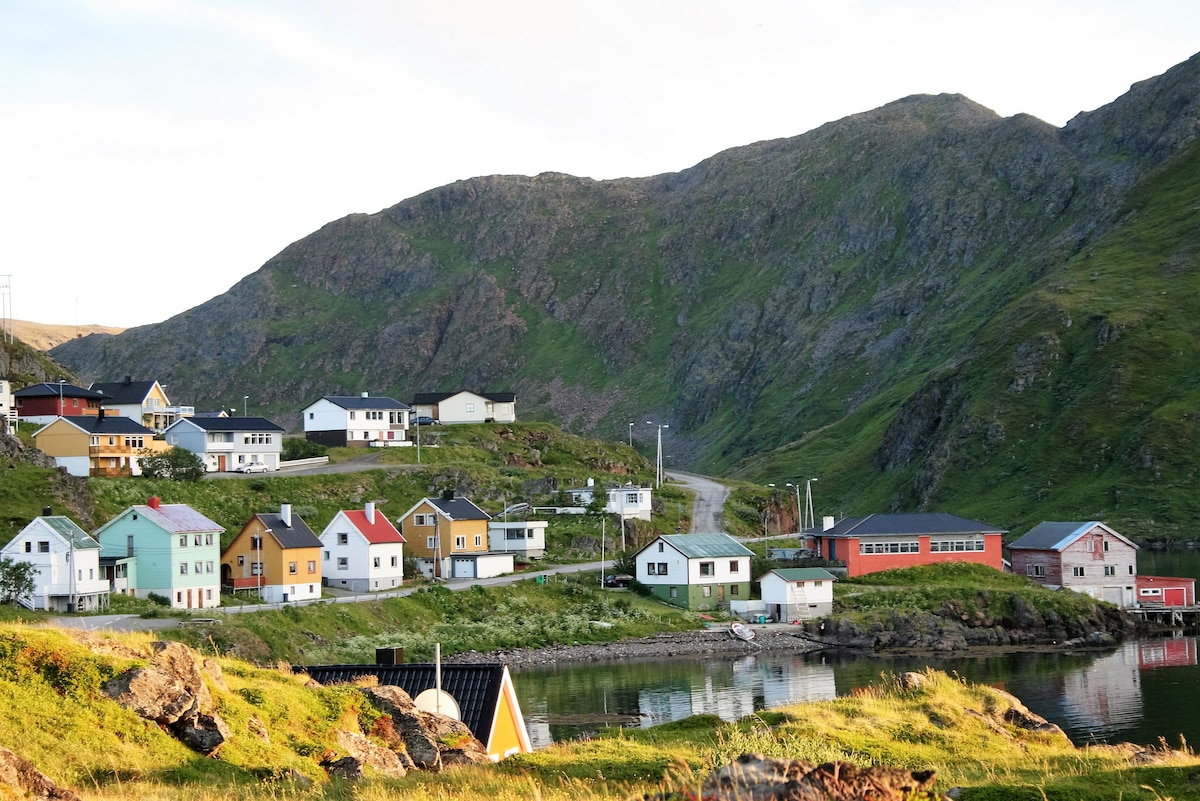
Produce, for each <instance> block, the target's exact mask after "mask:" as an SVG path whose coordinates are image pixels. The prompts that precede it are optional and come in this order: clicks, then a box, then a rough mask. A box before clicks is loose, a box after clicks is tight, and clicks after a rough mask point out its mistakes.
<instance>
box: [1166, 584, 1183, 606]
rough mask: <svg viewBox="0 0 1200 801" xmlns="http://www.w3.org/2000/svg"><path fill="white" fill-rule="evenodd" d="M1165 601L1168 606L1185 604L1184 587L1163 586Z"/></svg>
mask: <svg viewBox="0 0 1200 801" xmlns="http://www.w3.org/2000/svg"><path fill="white" fill-rule="evenodd" d="M1163 603H1164V604H1166V605H1167V606H1183V603H1184V598H1183V587H1163Z"/></svg>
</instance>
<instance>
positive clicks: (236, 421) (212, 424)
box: [173, 417, 283, 431]
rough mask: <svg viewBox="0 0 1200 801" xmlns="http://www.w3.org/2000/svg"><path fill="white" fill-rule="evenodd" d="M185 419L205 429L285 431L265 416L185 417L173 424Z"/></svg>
mask: <svg viewBox="0 0 1200 801" xmlns="http://www.w3.org/2000/svg"><path fill="white" fill-rule="evenodd" d="M183 420H186V421H188V422H189V423H191V424H192V425H194V426H196V427H197V428H202V429H204V430H205V431H283V427H282V426H280V425H276V424H275V423H272V422H271V421H270V420H268V419H267V418H265V417H184V418H182V419H181V420H179V421H177V422H176V423H174V424H173V425H178V424H179V422H183Z"/></svg>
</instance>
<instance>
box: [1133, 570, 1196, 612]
mask: <svg viewBox="0 0 1200 801" xmlns="http://www.w3.org/2000/svg"><path fill="white" fill-rule="evenodd" d="M1137 600H1138V603H1139V604H1141V605H1143V606H1195V605H1196V580H1195V579H1194V578H1178V577H1176V576H1138V577H1137Z"/></svg>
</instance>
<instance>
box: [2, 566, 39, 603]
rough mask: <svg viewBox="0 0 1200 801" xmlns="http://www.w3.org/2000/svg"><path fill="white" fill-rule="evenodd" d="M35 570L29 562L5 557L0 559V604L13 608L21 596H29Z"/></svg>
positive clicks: (32, 587) (31, 591) (31, 593)
mask: <svg viewBox="0 0 1200 801" xmlns="http://www.w3.org/2000/svg"><path fill="white" fill-rule="evenodd" d="M36 576H37V568H35V567H34V566H33V564H32V563H31V562H17V561H14V560H12V559H10V558H9V557H7V556H5V557H3V558H0V602H3V603H11V604H13V605H14V606H15V605H16V603H17V599H18V598H20V597H21V596H22V595H24V596H31V595H33V590H34V578H35V577H36Z"/></svg>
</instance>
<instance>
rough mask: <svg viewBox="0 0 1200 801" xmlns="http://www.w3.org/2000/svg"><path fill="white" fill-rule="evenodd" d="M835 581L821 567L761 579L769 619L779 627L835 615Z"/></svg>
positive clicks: (783, 571)
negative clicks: (779, 625)
mask: <svg viewBox="0 0 1200 801" xmlns="http://www.w3.org/2000/svg"><path fill="white" fill-rule="evenodd" d="M835 581H837V576H835V575H833V574H832V573H830V572H829V571H828V570H826V569H825V568H822V567H795V568H781V569H776V570H772V571H770V572H769V573H767V574H765V575H764V576H763V577H762V578H760V579H759V583H760V584H761V585H762V599H763V603H764V604H766V607H767V615H768V616H769V617H770V618H771V619H772V620H775V621H777V622H779V623H790V622H792V621H796V620H809V619H811V618H814V617H824V616H825V615H829V614H832V613H833V582H835Z"/></svg>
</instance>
